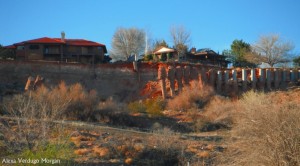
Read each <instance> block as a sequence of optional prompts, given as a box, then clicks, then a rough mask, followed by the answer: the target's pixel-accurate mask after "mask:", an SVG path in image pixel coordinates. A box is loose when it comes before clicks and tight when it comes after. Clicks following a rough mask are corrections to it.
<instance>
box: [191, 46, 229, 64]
mask: <svg viewBox="0 0 300 166" xmlns="http://www.w3.org/2000/svg"><path fill="white" fill-rule="evenodd" d="M186 60H187V61H189V62H193V63H202V64H206V65H214V66H219V67H227V65H228V63H230V62H229V61H227V60H226V56H224V55H220V54H218V53H216V52H215V51H213V50H211V49H208V48H204V49H198V50H196V48H195V47H193V48H192V49H191V50H190V51H189V52H187V53H186Z"/></svg>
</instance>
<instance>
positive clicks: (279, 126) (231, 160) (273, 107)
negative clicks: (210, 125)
mask: <svg viewBox="0 0 300 166" xmlns="http://www.w3.org/2000/svg"><path fill="white" fill-rule="evenodd" d="M239 104H240V106H241V107H240V108H241V110H240V112H239V113H238V114H236V116H235V118H236V121H237V124H236V126H235V127H234V129H233V133H232V135H233V140H232V142H231V143H230V144H229V146H228V150H227V153H226V155H225V156H224V157H223V158H222V162H220V164H219V165H278V166H281V165H282V166H284V165H300V157H299V156H300V121H299V119H300V111H299V110H300V93H299V90H298V91H295V92H272V93H270V94H264V93H256V92H248V93H246V94H245V95H243V98H242V99H241V100H240V102H239Z"/></svg>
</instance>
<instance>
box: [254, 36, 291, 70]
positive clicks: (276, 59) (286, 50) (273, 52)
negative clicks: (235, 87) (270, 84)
mask: <svg viewBox="0 0 300 166" xmlns="http://www.w3.org/2000/svg"><path fill="white" fill-rule="evenodd" d="M293 49H294V45H293V44H292V43H291V42H288V41H283V40H282V39H281V38H280V36H279V35H265V36H261V37H260V38H259V40H258V41H257V42H256V43H255V44H254V45H253V46H252V50H253V51H254V52H253V55H254V56H255V58H254V59H255V60H256V61H257V60H259V61H260V62H264V63H267V64H269V65H270V66H271V67H273V66H274V65H275V64H278V63H285V62H288V61H290V58H291V56H292V54H291V53H290V51H291V50H293ZM250 58H251V56H250Z"/></svg>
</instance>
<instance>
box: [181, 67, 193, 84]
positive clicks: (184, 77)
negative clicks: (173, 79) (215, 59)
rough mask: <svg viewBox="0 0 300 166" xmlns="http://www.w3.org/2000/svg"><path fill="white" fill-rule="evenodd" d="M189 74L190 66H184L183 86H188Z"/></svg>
mask: <svg viewBox="0 0 300 166" xmlns="http://www.w3.org/2000/svg"><path fill="white" fill-rule="evenodd" d="M190 75H191V70H190V66H184V69H183V80H184V85H185V86H188V85H189V84H190Z"/></svg>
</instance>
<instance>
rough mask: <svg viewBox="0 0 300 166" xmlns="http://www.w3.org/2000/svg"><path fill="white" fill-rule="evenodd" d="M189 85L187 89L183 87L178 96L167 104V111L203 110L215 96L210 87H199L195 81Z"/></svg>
mask: <svg viewBox="0 0 300 166" xmlns="http://www.w3.org/2000/svg"><path fill="white" fill-rule="evenodd" d="M190 84H191V85H190V86H189V87H185V88H184V89H183V91H182V92H181V93H180V94H178V96H176V97H175V98H174V99H171V100H170V101H169V102H168V104H167V108H168V109H171V110H176V111H187V110H188V109H190V108H203V107H204V106H205V104H206V103H207V102H208V101H209V100H210V98H211V97H213V96H214V94H215V93H214V91H213V89H212V88H211V87H210V86H203V85H202V86H200V85H199V83H198V82H195V81H193V82H191V83H190Z"/></svg>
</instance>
